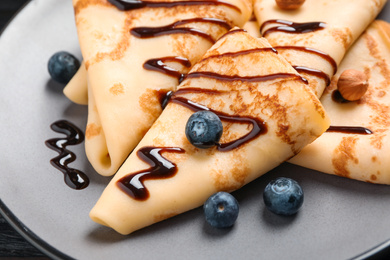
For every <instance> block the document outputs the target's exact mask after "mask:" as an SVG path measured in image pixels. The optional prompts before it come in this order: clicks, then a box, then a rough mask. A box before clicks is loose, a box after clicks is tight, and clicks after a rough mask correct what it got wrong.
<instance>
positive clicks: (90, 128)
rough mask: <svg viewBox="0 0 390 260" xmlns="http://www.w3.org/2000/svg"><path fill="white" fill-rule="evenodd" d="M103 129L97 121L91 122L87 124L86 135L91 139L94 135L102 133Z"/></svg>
mask: <svg viewBox="0 0 390 260" xmlns="http://www.w3.org/2000/svg"><path fill="white" fill-rule="evenodd" d="M101 131H102V127H101V126H98V125H96V124H95V123H90V124H88V125H87V128H86V129H85V137H86V138H87V139H91V138H92V137H95V136H98V135H100V133H101Z"/></svg>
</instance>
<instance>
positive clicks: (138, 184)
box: [117, 146, 184, 201]
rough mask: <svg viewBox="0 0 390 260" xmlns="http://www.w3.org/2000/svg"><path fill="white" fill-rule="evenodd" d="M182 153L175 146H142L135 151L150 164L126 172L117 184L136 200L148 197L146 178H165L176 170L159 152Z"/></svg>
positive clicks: (174, 165)
mask: <svg viewBox="0 0 390 260" xmlns="http://www.w3.org/2000/svg"><path fill="white" fill-rule="evenodd" d="M163 152H171V153H184V150H183V149H181V148H176V147H149V146H146V147H142V148H140V149H139V150H138V151H137V156H138V157H139V158H140V159H141V160H142V161H144V162H146V163H147V164H149V165H150V168H148V169H146V170H142V171H138V172H135V173H132V174H128V175H126V176H124V177H122V178H121V179H119V180H118V181H117V186H118V187H119V188H120V189H121V190H122V191H124V192H125V193H126V194H127V195H129V196H130V197H132V198H134V199H136V200H141V201H142V200H146V199H148V198H149V191H148V189H147V188H146V187H145V185H144V181H146V180H155V179H167V178H170V177H172V176H174V175H175V174H176V172H177V166H176V164H175V163H173V162H171V161H169V160H167V159H166V158H164V157H163V156H162V155H161V153H163Z"/></svg>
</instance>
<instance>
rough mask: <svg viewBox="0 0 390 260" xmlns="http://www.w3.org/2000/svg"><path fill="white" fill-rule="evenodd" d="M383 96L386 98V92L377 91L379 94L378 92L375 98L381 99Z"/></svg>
mask: <svg viewBox="0 0 390 260" xmlns="http://www.w3.org/2000/svg"><path fill="white" fill-rule="evenodd" d="M384 96H386V92H385V91H379V92H378V95H377V97H379V98H383V97H384Z"/></svg>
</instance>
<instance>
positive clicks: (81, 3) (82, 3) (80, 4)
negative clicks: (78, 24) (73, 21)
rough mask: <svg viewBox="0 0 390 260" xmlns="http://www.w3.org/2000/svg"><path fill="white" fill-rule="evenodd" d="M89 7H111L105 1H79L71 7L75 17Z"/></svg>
mask: <svg viewBox="0 0 390 260" xmlns="http://www.w3.org/2000/svg"><path fill="white" fill-rule="evenodd" d="M91 5H102V6H112V7H113V5H112V4H110V3H109V2H107V0H79V1H77V3H76V4H75V5H74V6H73V9H74V13H75V15H77V14H79V13H80V11H81V10H83V9H85V8H87V7H88V6H91Z"/></svg>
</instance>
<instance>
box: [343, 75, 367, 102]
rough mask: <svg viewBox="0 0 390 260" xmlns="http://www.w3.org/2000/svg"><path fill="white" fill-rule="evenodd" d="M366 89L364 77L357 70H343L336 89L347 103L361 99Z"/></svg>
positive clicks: (365, 78)
mask: <svg viewBox="0 0 390 260" xmlns="http://www.w3.org/2000/svg"><path fill="white" fill-rule="evenodd" d="M367 88H368V82H367V77H366V75H365V74H364V73H363V72H361V71H358V70H353V69H349V70H345V71H343V73H341V75H340V77H339V80H338V81H337V89H338V91H339V92H340V94H341V96H342V97H343V98H344V99H346V100H349V101H356V100H359V99H360V98H362V97H363V95H364V94H365V93H366V91H367Z"/></svg>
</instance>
